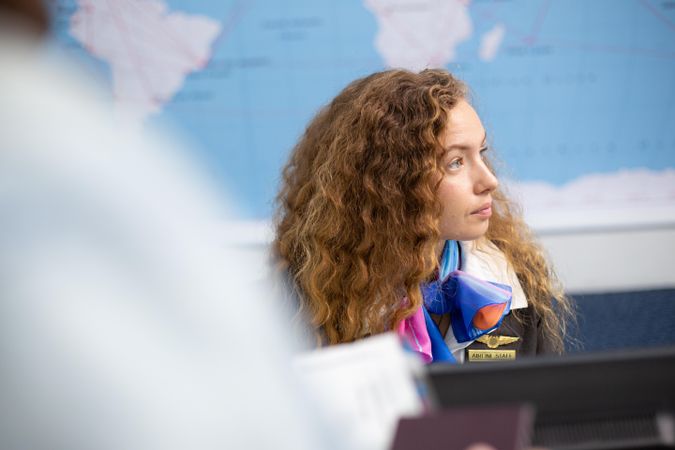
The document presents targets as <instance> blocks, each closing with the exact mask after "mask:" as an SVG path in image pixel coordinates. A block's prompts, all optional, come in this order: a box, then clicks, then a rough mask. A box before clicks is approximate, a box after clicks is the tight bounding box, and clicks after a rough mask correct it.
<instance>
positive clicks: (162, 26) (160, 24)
mask: <svg viewBox="0 0 675 450" xmlns="http://www.w3.org/2000/svg"><path fill="white" fill-rule="evenodd" d="M126 3H127V5H130V6H131V7H133V8H135V9H136V10H137V11H139V12H140V13H141V14H143V15H145V16H146V17H148V18H150V19H153V22H154V25H155V26H156V28H157V29H158V30H159V31H160V33H161V34H163V35H164V36H165V37H166V38H167V39H169V40H170V41H171V42H172V43H173V44H174V45H175V48H176V50H177V51H178V52H179V53H182V54H183V56H185V57H186V58H188V59H190V60H192V61H193V62H194V63H195V64H197V65H198V66H200V67H201V66H203V65H204V61H203V60H202V59H201V58H199V57H198V56H197V55H195V54H194V53H193V52H192V49H191V48H190V47H189V45H187V44H186V43H185V41H184V40H183V39H182V37H180V36H178V35H176V34H175V33H174V30H172V29H171V28H170V27H169V26H168V25H167V24H166V22H165V21H162V20H158V21H157V20H154V17H151V16H149V15H148V13H147V11H146V10H145V9H143V8H141V7H140V6H139V5H138V4H137V2H136V1H134V0H126ZM167 15H168V14H167Z"/></svg>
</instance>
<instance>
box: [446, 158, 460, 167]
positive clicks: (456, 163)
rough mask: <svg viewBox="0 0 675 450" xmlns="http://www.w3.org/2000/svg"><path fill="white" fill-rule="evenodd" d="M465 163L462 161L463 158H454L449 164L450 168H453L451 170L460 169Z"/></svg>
mask: <svg viewBox="0 0 675 450" xmlns="http://www.w3.org/2000/svg"><path fill="white" fill-rule="evenodd" d="M463 165H464V162H463V161H462V158H457V159H453V160H452V161H450V163H449V164H448V169H451V170H456V169H460V168H461V167H462V166H463Z"/></svg>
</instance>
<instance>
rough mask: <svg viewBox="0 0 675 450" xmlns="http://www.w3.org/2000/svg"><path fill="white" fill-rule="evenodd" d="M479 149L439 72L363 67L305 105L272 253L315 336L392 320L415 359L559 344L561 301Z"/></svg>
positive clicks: (364, 329)
mask: <svg viewBox="0 0 675 450" xmlns="http://www.w3.org/2000/svg"><path fill="white" fill-rule="evenodd" d="M488 157H489V150H488V147H487V143H486V133H485V130H484V128H483V126H482V124H481V121H480V119H479V118H478V116H477V114H476V112H475V111H474V109H473V108H472V107H471V105H470V104H469V103H468V102H467V89H466V87H465V85H464V84H463V83H462V82H460V81H458V80H457V79H455V78H454V77H453V76H452V75H450V74H449V73H447V72H446V71H443V70H425V71H423V72H421V73H418V74H417V73H412V72H408V71H405V70H390V71H385V72H381V73H375V74H373V75H370V76H368V77H365V78H363V79H359V80H356V81H354V82H353V83H351V84H350V85H349V86H347V87H346V88H345V89H344V90H343V91H342V92H341V93H340V94H339V95H338V96H337V97H336V98H335V99H334V100H333V101H332V102H331V103H330V104H329V105H328V106H326V107H325V108H323V109H322V110H321V111H320V112H319V113H318V114H317V116H316V117H315V118H314V119H313V120H312V122H311V123H310V124H309V126H308V127H307V130H306V131H305V133H304V135H303V136H302V138H301V139H300V141H299V142H298V144H297V145H296V147H295V149H294V151H293V154H292V155H291V159H290V161H289V163H288V165H287V166H286V168H285V169H284V174H283V185H282V189H281V192H280V194H279V196H278V201H279V211H278V218H277V220H278V223H277V233H276V239H275V241H274V253H275V257H276V258H277V260H278V262H279V263H280V266H281V268H282V269H283V270H285V271H287V273H288V275H289V276H290V278H291V281H292V283H293V285H294V286H295V288H296V292H297V293H298V297H299V298H298V302H299V306H300V311H301V315H302V316H303V317H304V318H306V320H308V321H309V323H311V326H312V328H313V329H314V330H316V332H317V336H318V338H319V343H320V344H323V343H325V344H335V343H341V342H350V341H354V340H356V339H359V338H363V337H366V336H368V335H372V334H376V333H381V332H385V331H388V330H397V331H398V332H399V334H400V335H401V336H402V337H403V338H404V340H405V341H407V342H408V344H409V345H410V347H411V348H412V349H413V350H416V351H418V352H419V353H420V354H421V356H422V357H423V358H424V359H425V360H426V361H432V360H433V361H443V360H454V359H458V360H460V361H464V360H466V359H469V360H477V359H513V358H514V357H518V356H525V355H532V354H536V353H547V352H562V351H563V339H564V334H565V323H566V320H565V319H566V317H568V316H570V311H571V308H570V304H569V302H568V300H567V299H566V298H565V296H564V295H563V293H562V290H561V289H560V287H559V283H558V280H557V278H556V277H555V275H554V274H553V272H552V270H551V268H550V266H549V264H548V263H547V262H546V260H545V258H544V256H543V252H542V250H541V248H540V247H539V246H538V245H537V244H536V243H535V242H534V241H533V238H532V236H531V233H530V231H529V229H528V228H527V226H526V225H525V224H524V222H523V220H522V219H521V217H520V215H519V213H518V212H517V211H516V210H515V208H514V206H513V204H512V203H511V202H510V201H509V200H508V199H507V198H506V197H505V196H504V194H503V193H502V192H501V191H500V190H499V189H498V181H497V179H496V178H495V175H494V173H493V170H492V168H491V166H490V164H489V162H488ZM458 269H459V270H458Z"/></svg>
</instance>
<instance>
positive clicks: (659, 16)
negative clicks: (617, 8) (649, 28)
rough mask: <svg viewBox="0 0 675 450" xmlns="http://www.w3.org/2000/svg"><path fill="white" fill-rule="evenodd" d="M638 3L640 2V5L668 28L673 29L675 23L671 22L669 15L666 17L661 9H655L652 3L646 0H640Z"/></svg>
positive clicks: (674, 29)
mask: <svg viewBox="0 0 675 450" xmlns="http://www.w3.org/2000/svg"><path fill="white" fill-rule="evenodd" d="M640 3H641V4H642V6H644V7H645V8H647V9H648V10H649V12H651V13H652V14H653V15H654V17H656V18H657V19H659V20H660V21H661V22H663V23H664V24H665V25H666V26H667V27H668V28H670V29H671V30H673V31H675V23H673V21H672V20H670V18H669V17H666V16H665V15H664V14H663V13H661V11H659V10H658V9H656V8H655V7H654V5H652V4H651V3H649V2H648V1H647V0H640Z"/></svg>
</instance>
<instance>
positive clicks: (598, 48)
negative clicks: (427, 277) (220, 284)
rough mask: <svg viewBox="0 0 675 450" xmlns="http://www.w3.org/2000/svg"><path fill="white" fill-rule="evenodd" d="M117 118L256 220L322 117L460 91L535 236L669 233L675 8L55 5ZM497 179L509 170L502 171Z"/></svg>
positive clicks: (626, 1)
mask: <svg viewBox="0 0 675 450" xmlns="http://www.w3.org/2000/svg"><path fill="white" fill-rule="evenodd" d="M54 13H55V32H54V38H55V42H56V43H57V45H58V46H59V47H61V48H63V49H65V50H66V52H67V53H69V54H71V55H72V56H74V57H75V58H79V59H81V60H83V61H85V62H86V64H87V67H88V68H90V69H91V71H92V72H94V73H96V74H97V75H98V76H100V77H102V78H103V79H104V80H106V83H107V85H108V86H109V88H110V94H111V95H110V99H111V102H112V103H113V104H114V107H115V108H117V109H119V110H120V111H123V112H124V114H125V115H127V116H128V117H130V118H131V119H132V120H134V121H136V122H137V123H139V124H141V125H143V126H152V125H155V124H156V125H165V124H169V125H171V126H172V127H175V128H177V129H178V130H180V132H181V133H182V134H184V135H185V136H187V137H188V139H189V140H190V141H191V142H192V143H193V144H194V152H195V154H196V156H197V159H198V160H200V161H201V162H203V163H204V165H205V167H207V168H208V175H207V176H211V177H213V179H214V180H216V182H217V184H218V185H219V186H222V188H223V191H224V192H228V193H229V194H230V195H231V196H232V197H234V198H235V199H236V200H237V201H238V202H239V204H240V207H241V209H242V211H243V215H244V217H245V218H246V219H251V220H259V219H260V220H264V219H267V218H269V217H270V215H271V213H272V211H273V198H274V195H275V193H276V190H277V188H278V183H279V177H280V170H281V167H282V166H283V164H284V163H285V161H286V159H287V158H288V155H289V152H290V150H291V148H292V147H293V145H294V143H295V142H296V141H297V139H298V137H299V136H300V135H301V134H302V132H303V130H304V127H305V126H306V124H307V122H308V121H309V120H310V119H311V117H312V116H313V115H314V114H315V113H316V112H317V110H318V109H319V108H320V107H321V106H322V105H324V104H326V103H327V102H328V101H330V99H331V98H332V97H334V96H335V95H336V94H337V93H338V92H339V91H340V90H341V89H342V88H343V87H344V86H346V85H347V84H348V83H349V82H351V81H352V80H354V79H356V78H358V77H361V76H364V75H367V74H369V73H371V72H374V71H378V70H382V69H385V68H387V67H405V68H409V69H413V70H420V69H423V68H425V67H444V68H447V69H449V70H450V71H452V72H453V73H454V74H455V75H456V76H458V77H459V78H461V79H463V80H465V81H466V82H467V84H468V85H469V86H470V88H471V98H472V101H473V104H474V106H475V107H476V109H477V111H478V112H479V114H480V115H481V118H482V120H483V122H484V125H485V127H486V129H487V131H488V135H489V141H490V143H491V145H492V147H493V148H494V150H495V154H496V155H498V158H499V161H500V163H499V167H500V175H501V177H502V179H503V180H504V181H505V182H506V183H504V184H506V185H508V186H509V187H510V190H511V192H512V193H513V195H514V196H515V197H516V198H518V199H519V200H520V201H521V202H522V203H523V205H524V208H525V212H526V215H527V216H528V219H530V221H531V222H532V223H533V224H534V225H535V227H539V228H541V229H546V228H549V229H551V228H556V227H558V228H566V227H568V228H569V227H572V228H574V227H579V226H581V227H583V226H602V225H607V224H610V223H613V224H616V223H619V224H621V223H623V224H628V225H631V224H633V225H636V224H637V225H641V224H653V223H664V222H668V223H673V222H675V1H664V0H606V1H603V0H596V1H593V2H588V1H583V0H573V1H566V2H554V1H551V0H541V1H535V2H518V1H514V0H473V1H469V0H456V1H452V0H444V1H441V0H349V1H347V0H345V1H327V0H294V1H291V0H287V1H279V2H273V1H253V0H249V1H246V0H239V1H232V0H230V1H226V0H222V1H215V0H192V1H186V0H115V1H110V0H57V2H56V4H55V7H54ZM502 163H503V164H502Z"/></svg>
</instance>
